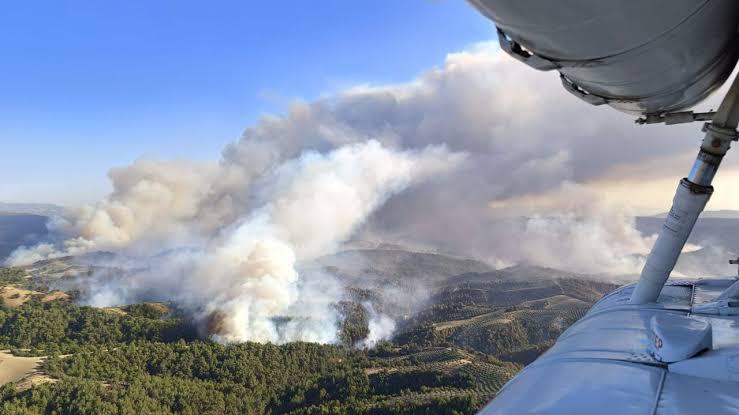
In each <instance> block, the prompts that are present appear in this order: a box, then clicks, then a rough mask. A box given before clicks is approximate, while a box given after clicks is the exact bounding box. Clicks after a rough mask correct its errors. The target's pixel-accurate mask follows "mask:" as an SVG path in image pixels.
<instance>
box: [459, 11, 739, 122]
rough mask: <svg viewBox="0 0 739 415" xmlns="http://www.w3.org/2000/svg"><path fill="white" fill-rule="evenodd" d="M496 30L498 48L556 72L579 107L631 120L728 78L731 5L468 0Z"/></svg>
mask: <svg viewBox="0 0 739 415" xmlns="http://www.w3.org/2000/svg"><path fill="white" fill-rule="evenodd" d="M468 1H469V2H470V3H471V4H472V5H473V6H475V7H476V8H477V9H478V10H479V11H480V12H482V13H483V14H484V15H485V16H487V17H489V18H490V19H491V20H493V22H495V25H496V26H497V28H498V32H499V33H498V36H499V40H500V42H501V47H502V48H503V49H504V50H506V51H507V52H508V53H510V54H511V55H512V56H514V57H515V58H517V59H519V60H521V61H523V62H525V63H527V64H529V65H530V66H532V67H534V68H536V69H541V70H555V69H556V70H558V71H559V72H560V75H561V76H560V77H561V79H562V83H563V85H564V86H565V88H566V89H568V90H569V91H570V92H572V93H573V94H575V95H577V96H578V97H580V98H582V99H584V100H585V101H587V102H589V103H591V104H595V105H600V104H608V105H610V106H611V107H613V108H616V109H618V110H620V111H624V112H627V113H632V114H660V113H666V112H673V111H679V110H682V109H685V108H688V107H691V106H693V105H694V104H696V103H697V102H699V101H701V100H702V99H703V98H705V97H706V96H707V95H708V94H710V93H711V92H712V91H713V90H715V89H716V88H718V87H719V86H720V85H721V84H722V83H723V82H724V81H725V80H726V78H727V77H728V76H729V75H730V74H731V71H732V70H733V68H734V66H735V64H736V61H737V56H738V52H739V50H738V49H739V42H737V22H738V19H737V18H738V17H739V16H738V12H739V2H738V1H736V0H702V1H699V0H642V1H640V0H609V1H593V0H468Z"/></svg>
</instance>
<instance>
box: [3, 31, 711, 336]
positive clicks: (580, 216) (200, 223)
mask: <svg viewBox="0 0 739 415" xmlns="http://www.w3.org/2000/svg"><path fill="white" fill-rule="evenodd" d="M631 121H632V120H631V119H630V118H629V117H628V116H625V115H622V114H618V113H616V112H615V111H613V110H611V109H608V108H604V107H591V106H588V105H587V104H584V103H582V102H580V101H579V100H577V99H576V98H574V97H572V96H570V95H568V94H567V93H566V92H565V91H564V90H563V89H562V88H561V86H560V85H559V82H558V81H557V79H556V77H555V76H554V75H553V74H552V73H541V72H536V71H532V70H529V69H527V68H526V67H524V66H522V65H520V63H518V62H515V61H514V60H512V59H510V58H509V57H507V56H505V54H503V53H502V52H500V51H499V50H498V49H497V48H496V47H495V46H493V45H492V44H481V45H477V46H475V47H473V48H471V49H469V50H467V51H463V52H460V53H454V54H450V55H449V56H448V57H447V59H446V61H445V62H444V63H443V65H441V66H440V67H438V68H435V69H433V70H430V71H428V72H426V73H424V74H422V75H421V76H420V77H419V78H418V79H416V80H414V81H412V82H409V83H406V84H401V85H390V86H379V87H378V86H362V87H356V88H353V89H351V90H348V91H345V92H343V93H340V94H336V95H334V96H330V97H326V98H322V99H319V100H317V101H315V102H311V103H305V102H297V103H294V104H293V105H291V107H290V108H289V109H288V111H287V113H286V114H285V115H284V116H281V117H266V118H264V119H263V120H261V121H260V122H259V123H257V124H256V125H255V126H253V127H252V128H249V129H247V130H246V131H245V133H244V134H243V136H242V138H241V139H240V140H239V141H238V142H237V143H233V144H231V145H229V146H227V147H226V149H224V151H223V154H222V159H221V160H220V161H219V162H217V163H216V162H213V163H194V162H188V161H170V162H161V161H150V160H139V161H137V162H135V163H133V164H132V165H130V166H128V167H124V168H118V169H113V170H111V173H110V178H111V181H112V183H113V192H112V193H111V194H110V195H109V196H108V197H107V198H105V199H104V200H102V201H101V202H99V203H97V204H96V205H93V206H87V207H84V208H81V209H79V210H78V211H76V212H75V213H74V214H73V215H71V216H70V217H69V218H68V219H67V220H66V221H59V222H56V223H54V224H53V225H52V228H53V230H54V231H55V233H56V234H57V235H59V236H60V242H59V243H57V244H55V245H48V244H47V245H39V246H37V247H34V248H24V249H20V250H18V251H16V252H15V253H14V254H13V255H12V257H11V259H10V261H9V262H10V263H11V264H15V265H21V264H26V263H30V262H33V261H37V260H39V259H42V258H51V257H55V256H61V255H68V254H77V253H82V252H88V251H92V250H112V251H115V252H123V253H126V254H133V255H151V253H152V252H154V253H157V252H167V255H164V256H162V257H161V258H157V259H155V260H152V262H151V264H149V271H147V272H141V273H139V274H137V275H136V276H133V277H132V278H130V279H129V280H127V282H126V283H125V285H118V286H117V285H115V284H107V285H106V284H103V286H102V287H95V289H94V290H91V291H94V292H95V296H94V297H91V299H92V300H91V301H97V302H112V301H121V302H124V301H126V300H127V299H136V298H141V296H142V295H144V293H155V294H156V293H159V294H162V295H167V296H168V297H170V298H175V299H176V300H178V301H180V302H182V303H185V304H190V305H192V306H193V308H194V309H196V310H197V312H198V313H200V315H201V316H202V319H203V321H204V324H205V325H207V326H209V327H210V332H211V333H214V335H215V336H216V337H217V338H218V339H221V340H224V341H240V340H260V341H276V342H280V341H288V340H297V339H305V340H316V341H331V339H333V338H334V337H335V331H334V324H333V323H334V322H335V318H336V317H335V315H334V314H335V313H334V312H332V311H330V308H331V307H329V304H330V303H331V302H332V301H334V300H336V299H337V297H339V296H340V295H341V294H340V292H341V287H340V284H339V283H335V282H331V281H330V278H327V277H326V278H323V280H324V284H321V283H318V282H316V281H307V280H305V279H304V278H302V276H301V275H300V274H299V273H298V272H297V271H296V269H298V268H299V265H300V264H301V263H303V262H307V261H310V260H312V259H314V258H316V257H318V256H320V255H326V254H330V253H332V252H334V251H335V250H336V249H337V247H338V246H339V245H340V244H341V243H342V242H345V241H346V240H348V239H349V238H352V237H358V238H362V237H363V236H365V235H371V236H372V237H373V238H375V237H379V238H380V239H385V240H390V241H400V242H404V241H410V242H413V243H419V244H422V245H425V246H434V247H438V248H441V249H443V250H445V251H452V252H457V253H463V254H467V255H473V256H477V257H481V258H486V259H489V260H490V262H494V263H505V264H512V263H518V262H530V263H534V264H537V265H544V266H551V267H561V268H566V269H570V270H576V271H581V272H596V273H612V274H623V273H636V272H638V270H639V268H640V265H641V261H643V254H644V253H645V252H647V251H648V249H649V247H650V245H651V243H652V242H653V241H652V239H651V238H644V237H642V236H641V235H640V234H639V232H637V231H636V230H635V228H634V219H633V214H632V212H631V211H630V210H629V207H628V206H622V205H615V204H613V203H611V201H606V200H604V199H603V198H602V197H601V196H602V195H600V194H598V192H597V189H594V188H593V187H591V186H588V184H589V183H595V182H598V183H601V184H602V183H605V181H604V180H606V179H604V177H606V178H607V177H608V173H609V172H614V171H625V173H624V174H629V172H630V171H633V169H625V170H624V169H622V170H619V168H621V167H623V166H634V165H639V164H645V163H648V164H650V165H658V166H659V167H660V168H659V171H658V172H657V171H656V170H650V172H654V174H659V175H662V177H663V176H672V175H674V177H675V178H676V181H677V177H680V174H681V173H682V170H680V169H681V168H683V167H685V168H687V166H681V165H680V166H676V165H674V164H673V163H672V162H671V161H672V160H682V156H683V155H684V154H686V153H688V152H694V151H695V148H694V147H695V146H696V143H695V140H687V139H681V137H680V136H683V137H684V138H688V137H690V138H695V137H696V135H697V132H696V129H695V128H694V126H674V127H669V128H665V127H653V126H641V127H639V126H634V125H633V123H632V122H631ZM447 148H448V149H447ZM460 154H466V157H465V158H464V162H462V156H461V155H460ZM676 167H677V169H676ZM442 173H443V174H442ZM639 174H643V172H639ZM411 185H413V186H412V187H409V186H411ZM406 188H408V189H407V190H405V189H406ZM404 190H405V191H404ZM401 191H402V193H401ZM393 195H394V196H393ZM390 196H393V197H392V198H391V197H390ZM626 202H629V201H628V200H627V201H626ZM665 204H666V207H668V205H669V200H666V201H665ZM521 217H524V218H523V219H521ZM337 286H338V288H337ZM322 290H325V291H327V292H328V294H327V295H325V298H326V300H325V301H324V300H323V299H322V298H321V295H322V294H321V293H319V291H322ZM385 323H387V322H382V321H380V320H378V321H377V322H376V323H373V324H375V326H374V327H375V330H374V332H375V333H386V332H387V331H388V330H385V329H383V327H384V328H387V327H389V324H385ZM383 335H384V334H383ZM383 335H377V336H375V335H373V336H375V337H376V338H381V337H382V336H383Z"/></svg>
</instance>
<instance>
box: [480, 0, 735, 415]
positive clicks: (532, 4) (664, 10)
mask: <svg viewBox="0 0 739 415" xmlns="http://www.w3.org/2000/svg"><path fill="white" fill-rule="evenodd" d="M469 2H470V3H472V5H473V6H474V7H476V8H477V9H478V10H479V11H480V12H482V13H483V14H484V15H485V16H487V17H489V18H490V19H491V20H492V21H493V22H494V23H495V25H496V27H497V28H498V38H499V41H500V45H501V48H502V49H503V50H505V51H506V52H508V53H509V54H510V55H511V56H513V57H514V58H515V59H518V60H519V61H521V62H523V63H525V64H527V65H529V66H531V67H533V68H535V69H538V70H552V71H555V70H556V71H558V72H559V74H560V79H561V82H562V84H563V86H564V87H565V88H566V89H567V90H568V91H569V92H571V93H572V94H573V95H575V96H577V97H578V98H580V99H582V100H584V101H586V102H587V103H589V104H593V105H609V106H611V107H613V108H615V109H617V110H619V111H623V112H627V113H631V114H636V115H638V116H639V117H640V118H639V119H637V122H638V123H650V124H651V123H665V124H668V125H669V124H676V123H685V122H693V121H705V124H704V125H703V132H704V133H705V135H704V139H703V142H702V145H701V147H700V150H699V152H698V156H697V157H696V161H695V163H694V164H693V167H692V169H691V170H690V173H689V174H688V176H687V177H685V178H683V179H682V180H680V182H679V184H678V186H677V191H676V193H675V197H674V199H673V205H672V208H671V210H670V212H669V214H668V215H667V218H666V219H665V223H664V225H663V226H662V229H661V231H660V234H659V237H658V238H657V241H656V242H655V244H654V247H653V248H652V251H651V253H650V254H649V257H648V259H647V262H646V265H645V266H644V269H643V270H642V273H641V276H640V278H639V281H638V283H636V284H631V285H627V286H625V287H622V288H619V289H618V290H616V291H614V292H612V293H610V294H608V295H606V296H605V297H604V298H603V299H601V300H600V301H599V302H598V303H597V304H595V305H594V306H593V308H592V309H591V310H590V311H589V312H588V313H587V314H586V315H585V316H584V317H583V318H582V319H581V320H579V321H578V322H576V323H575V324H574V325H572V326H571V327H570V328H569V329H567V330H566V331H565V332H564V333H563V334H562V335H561V336H560V337H559V339H558V340H557V343H556V344H555V345H554V346H553V347H552V348H551V349H550V350H548V351H547V352H546V353H544V354H543V355H542V356H541V357H539V358H538V359H537V360H536V361H535V362H533V363H532V364H530V365H529V366H527V367H526V368H525V369H524V370H522V371H521V373H519V374H518V375H517V376H516V377H515V378H513V379H512V380H511V381H510V382H509V383H508V384H506V385H505V386H504V387H503V389H501V391H500V393H499V394H498V396H497V397H496V398H495V399H494V400H493V401H492V402H490V403H489V404H488V405H487V406H486V407H485V408H484V409H483V410H482V412H480V413H481V414H515V415H523V414H567V415H570V414H599V415H609V414H643V415H654V414H669V415H681V414H738V413H739V279H737V278H736V277H728V278H725V279H701V278H700V276H699V275H697V276H696V279H694V280H683V279H681V280H669V279H668V278H669V276H670V273H671V272H672V269H673V268H674V266H675V263H676V261H677V259H678V257H679V255H680V252H681V251H682V248H683V246H684V245H685V242H686V241H687V238H688V236H689V235H690V232H691V231H692V229H693V226H694V225H695V222H696V220H697V218H698V216H699V215H700V213H701V212H702V211H703V209H704V207H705V205H706V203H707V202H708V200H709V198H710V197H711V194H712V193H713V187H712V186H711V182H712V180H713V178H714V176H715V174H716V172H717V170H718V168H719V165H720V163H721V160H722V159H723V157H724V155H725V154H726V152H727V151H728V150H729V147H730V145H731V143H732V142H733V141H736V140H737V138H739V135H738V134H737V124H738V123H739V81H737V80H734V81H733V83H732V85H731V87H730V89H729V91H728V92H727V93H726V96H725V97H724V98H723V101H722V103H721V105H720V107H719V108H718V109H717V110H716V111H715V112H714V111H708V112H693V111H689V110H688V109H689V108H691V107H693V106H694V105H696V104H698V103H699V102H700V101H702V100H703V99H704V98H705V97H706V96H708V95H709V94H710V93H711V92H713V91H715V90H716V89H717V88H718V87H719V86H721V85H722V84H723V83H724V82H725V81H726V80H727V79H728V78H729V76H730V75H731V73H732V71H733V69H734V67H735V66H736V63H737V57H738V56H739V41H738V39H737V25H738V24H739V1H736V0H609V1H598V0H469ZM665 128H668V127H665ZM634 151H635V152H636V151H640V149H639V148H634ZM738 237H739V235H738ZM736 262H737V261H735V262H734V263H736Z"/></svg>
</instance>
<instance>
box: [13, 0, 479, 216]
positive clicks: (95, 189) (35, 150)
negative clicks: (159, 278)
mask: <svg viewBox="0 0 739 415" xmlns="http://www.w3.org/2000/svg"><path fill="white" fill-rule="evenodd" d="M493 37H494V28H493V26H492V24H490V23H489V22H488V21H486V20H485V19H484V18H483V17H481V16H480V15H479V14H477V12H475V11H474V10H473V9H472V8H471V7H470V6H469V5H467V4H466V3H465V2H464V1H462V0H382V1H381V0H371V1H370V0H318V1H309V0H292V1H287V2H275V1H262V2H256V1H243V0H242V1H209V2H195V1H151V0H149V1H126V2H108V1H84V2H83V1H52V0H48V1H26V2H9V3H6V4H4V5H3V11H2V13H0V80H1V81H0V82H2V84H1V86H2V90H1V92H0V175H1V177H2V178H3V179H2V182H1V183H2V185H1V186H0V201H25V202H53V203H62V204H78V203H83V202H89V201H92V200H94V199H96V198H98V197H100V196H102V195H103V194H104V193H105V192H106V191H107V189H108V183H107V178H106V176H105V174H106V172H107V170H108V169H109V168H110V167H111V166H119V165H125V164H128V163H130V162H131V161H133V160H135V159H136V158H139V157H153V158H164V159H171V158H190V159H217V158H218V157H219V155H220V149H221V148H222V147H223V146H224V144H226V143H227V142H229V141H233V140H236V139H237V138H238V137H239V136H240V134H241V132H242V131H243V130H244V128H246V127H248V126H249V125H251V124H253V123H254V122H255V121H256V120H257V119H258V118H259V116H260V115H261V114H265V113H279V112H281V111H282V110H283V109H284V108H285V106H286V104H287V103H288V102H289V101H290V100H291V99H294V98H299V99H306V100H309V99H311V98H315V97H317V96H319V95H321V94H325V93H328V92H330V91H336V90H340V89H342V88H343V87H346V86H350V85H354V84H361V83H373V84H378V83H392V82H402V81H406V80H410V79H412V78H413V77H414V76H415V75H417V74H418V73H420V72H422V71H424V70H427V69H429V68H431V67H433V66H435V65H439V64H440V63H442V62H443V59H444V56H445V55H446V54H447V53H448V52H452V51H457V50H460V49H462V48H464V47H465V46H466V45H469V44H471V43H474V42H477V41H481V40H487V39H490V38H493Z"/></svg>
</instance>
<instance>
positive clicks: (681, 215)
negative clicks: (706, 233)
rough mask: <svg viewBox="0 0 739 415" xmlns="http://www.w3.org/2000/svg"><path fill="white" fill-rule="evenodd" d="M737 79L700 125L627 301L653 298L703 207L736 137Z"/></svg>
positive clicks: (659, 290)
mask: <svg viewBox="0 0 739 415" xmlns="http://www.w3.org/2000/svg"><path fill="white" fill-rule="evenodd" d="M738 79H739V77H736V78H734V81H733V83H732V84H731V88H730V89H729V92H728V93H727V94H726V96H725V97H724V100H723V101H721V105H720V106H719V108H718V111H716V114H715V115H714V116H713V120H712V121H711V122H710V123H706V124H704V126H703V131H704V132H705V133H706V135H705V137H704V138H703V144H701V148H700V151H699V152H698V157H697V158H696V160H695V163H694V164H693V168H692V169H691V170H690V174H689V175H688V177H686V178H684V179H682V180H680V184H679V185H678V186H677V191H676V192H675V197H674V198H673V199H672V208H671V209H670V213H668V215H667V218H665V222H664V224H663V225H662V229H661V230H660V233H659V236H658V237H657V241H656V242H655V243H654V246H653V247H652V251H651V252H650V253H649V257H648V258H647V262H646V264H645V265H644V269H642V272H641V277H640V278H639V283H638V284H637V285H636V289H635V290H634V293H633V294H632V295H631V300H630V303H631V304H645V303H653V302H656V301H657V298H658V297H659V293H660V292H661V291H662V286H664V285H665V282H666V281H667V278H668V277H669V276H670V273H671V272H672V269H673V268H674V267H675V263H676V262H677V259H678V257H679V256H680V252H681V251H682V250H683V247H684V246H685V242H686V241H687V240H688V236H690V232H691V231H692V230H693V226H695V221H696V220H698V215H700V213H701V212H702V211H703V208H705V207H706V203H708V199H710V197H711V194H712V193H713V186H711V182H712V181H713V177H714V176H715V175H716V171H717V170H718V167H719V165H720V164H721V160H722V159H723V158H724V155H725V154H726V152H727V151H728V150H729V147H730V145H731V142H732V141H737V138H738V135H737V131H736V128H737V124H739V81H738Z"/></svg>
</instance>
